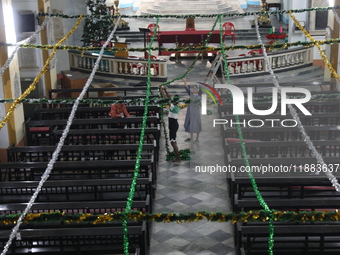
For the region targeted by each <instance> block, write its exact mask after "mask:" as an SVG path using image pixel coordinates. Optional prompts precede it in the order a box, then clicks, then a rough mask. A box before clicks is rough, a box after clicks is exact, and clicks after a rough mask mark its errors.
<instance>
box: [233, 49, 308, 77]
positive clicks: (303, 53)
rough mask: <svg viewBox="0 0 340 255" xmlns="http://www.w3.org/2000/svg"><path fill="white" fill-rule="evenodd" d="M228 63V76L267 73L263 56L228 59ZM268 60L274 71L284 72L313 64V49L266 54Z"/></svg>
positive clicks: (267, 69)
mask: <svg viewBox="0 0 340 255" xmlns="http://www.w3.org/2000/svg"><path fill="white" fill-rule="evenodd" d="M227 60H228V61H227V62H228V71H229V75H230V76H233V77H236V76H246V75H255V74H262V73H263V74H264V73H268V72H269V68H268V66H267V64H266V62H265V59H264V56H263V55H262V54H261V55H258V56H249V57H248V56H242V57H230V58H228V59H227ZM268 60H269V63H270V65H271V68H272V69H273V70H274V71H284V70H287V71H288V70H289V69H293V68H296V67H299V66H307V65H311V64H312V63H313V48H312V47H310V48H295V49H291V50H282V51H278V52H271V53H268Z"/></svg>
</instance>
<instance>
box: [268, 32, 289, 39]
mask: <svg viewBox="0 0 340 255" xmlns="http://www.w3.org/2000/svg"><path fill="white" fill-rule="evenodd" d="M286 36H287V35H286V33H282V34H266V37H267V39H271V40H278V39H285V38H286Z"/></svg>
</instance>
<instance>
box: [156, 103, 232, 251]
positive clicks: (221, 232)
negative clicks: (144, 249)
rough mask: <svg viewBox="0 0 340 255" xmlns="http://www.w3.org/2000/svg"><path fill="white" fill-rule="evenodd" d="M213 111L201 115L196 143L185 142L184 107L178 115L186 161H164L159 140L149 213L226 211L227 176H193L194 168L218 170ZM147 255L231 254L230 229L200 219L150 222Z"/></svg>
mask: <svg viewBox="0 0 340 255" xmlns="http://www.w3.org/2000/svg"><path fill="white" fill-rule="evenodd" d="M216 108H217V107H216V106H214V107H212V106H208V109H211V110H212V112H213V115H206V116H202V123H203V131H202V133H201V135H200V142H199V143H198V144H196V143H190V142H189V143H188V142H185V141H184V140H185V139H186V138H187V137H188V133H186V132H185V131H184V128H183V123H184V118H185V113H186V108H184V109H182V110H181V111H180V120H179V125H180V128H179V131H178V137H177V141H178V145H179V148H180V149H186V148H190V149H191V151H195V153H194V154H192V155H191V157H192V159H191V160H190V161H182V162H181V163H171V162H167V161H165V147H164V135H163V137H162V144H161V153H160V162H159V168H158V180H157V190H156V200H155V201H156V202H155V206H154V212H159V213H161V212H197V211H209V212H217V211H221V212H228V211H229V201H228V195H227V186H226V174H225V173H213V174H209V173H198V172H195V166H204V165H205V166H210V165H212V166H216V164H219V165H223V155H222V151H223V150H222V142H221V137H220V132H219V128H213V126H212V123H213V119H214V118H217V109H216ZM162 133H163V132H162ZM150 254H151V255H170V254H172V255H183V254H185V255H191V254H192V255H203V254H205V255H216V254H218V255H232V254H234V248H233V237H232V230H231V224H230V223H216V222H208V221H205V220H202V221H199V222H194V223H190V224H187V223H181V224H177V223H153V225H152V241H151V252H150Z"/></svg>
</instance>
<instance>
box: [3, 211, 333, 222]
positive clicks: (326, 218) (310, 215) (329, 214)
mask: <svg viewBox="0 0 340 255" xmlns="http://www.w3.org/2000/svg"><path fill="white" fill-rule="evenodd" d="M272 215H273V220H274V221H277V222H301V223H305V222H337V221H340V212H339V211H338V210H335V211H298V212H296V211H273V212H272ZM270 216H271V215H270V212H268V211H265V210H260V211H247V212H239V213H234V212H229V213H222V212H206V211H199V212H188V213H186V214H184V213H144V212H141V211H130V212H129V213H123V212H115V213H105V214H100V215H98V214H97V215H96V214H90V213H79V214H65V213H64V212H51V213H29V214H27V215H26V216H25V218H24V220H23V222H24V223H26V224H29V223H35V224H36V223H47V222H65V223H67V224H80V223H86V224H94V225H95V224H103V223H110V222H113V221H122V220H123V219H125V217H126V218H127V219H128V220H132V221H156V222H166V223H170V222H175V223H191V222H198V221H200V220H208V221H211V222H220V223H222V222H231V223H236V222H267V221H269V219H270ZM19 217H20V214H3V215H0V224H2V225H13V224H16V222H17V220H18V218H19Z"/></svg>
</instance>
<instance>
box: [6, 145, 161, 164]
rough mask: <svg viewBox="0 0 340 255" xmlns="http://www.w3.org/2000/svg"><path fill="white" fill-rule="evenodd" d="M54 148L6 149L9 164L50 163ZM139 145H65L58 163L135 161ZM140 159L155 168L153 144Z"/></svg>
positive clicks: (10, 147)
mask: <svg viewBox="0 0 340 255" xmlns="http://www.w3.org/2000/svg"><path fill="white" fill-rule="evenodd" d="M56 148H57V147H56V146H17V147H16V146H14V144H12V145H10V146H9V147H8V149H7V155H8V161H9V162H41V161H50V160H51V159H52V156H53V153H54V151H55V150H56ZM138 148H139V144H103V145H92V146H87V145H65V146H63V147H62V149H61V151H60V153H59V156H58V158H57V160H58V161H89V160H129V159H136V156H137V155H136V152H137V150H138ZM142 149H143V150H142V154H141V157H142V158H143V159H151V160H152V162H153V168H154V169H156V168H157V160H158V151H157V148H156V145H155V143H154V144H144V145H143V148H142Z"/></svg>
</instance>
